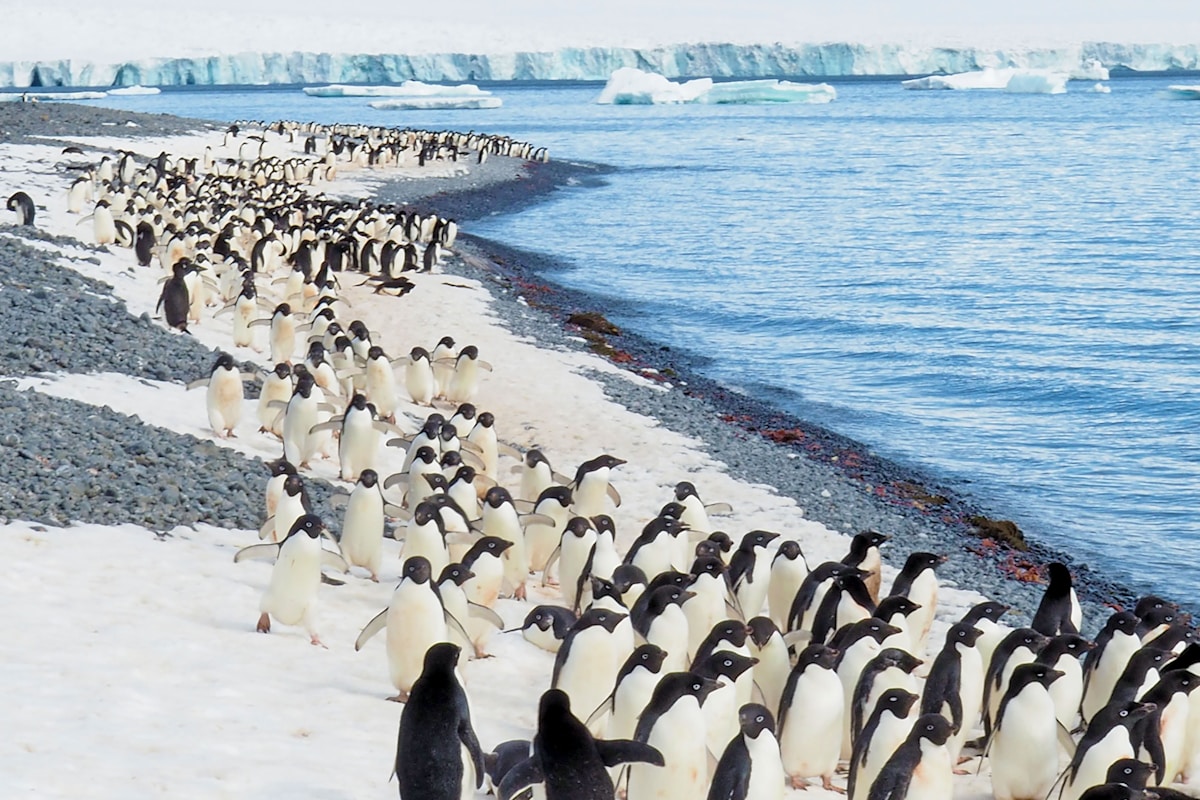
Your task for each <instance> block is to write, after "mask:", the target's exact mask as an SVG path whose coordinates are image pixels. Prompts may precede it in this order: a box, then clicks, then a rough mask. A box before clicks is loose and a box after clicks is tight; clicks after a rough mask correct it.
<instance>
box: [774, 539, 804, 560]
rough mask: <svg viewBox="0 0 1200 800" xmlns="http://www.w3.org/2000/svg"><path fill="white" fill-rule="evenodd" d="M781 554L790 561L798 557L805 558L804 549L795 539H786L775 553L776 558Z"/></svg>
mask: <svg viewBox="0 0 1200 800" xmlns="http://www.w3.org/2000/svg"><path fill="white" fill-rule="evenodd" d="M781 556H782V557H783V558H786V559H787V560H788V561H795V560H796V559H797V558H804V551H803V550H801V549H800V543H799V542H797V541H795V540H794V539H785V540H784V542H783V543H782V544H781V545H779V550H778V551H776V554H775V557H776V558H779V557H781Z"/></svg>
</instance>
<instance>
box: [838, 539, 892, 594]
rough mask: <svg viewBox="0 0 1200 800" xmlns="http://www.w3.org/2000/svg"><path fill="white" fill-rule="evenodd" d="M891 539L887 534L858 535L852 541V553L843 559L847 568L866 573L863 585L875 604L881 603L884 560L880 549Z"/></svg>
mask: <svg viewBox="0 0 1200 800" xmlns="http://www.w3.org/2000/svg"><path fill="white" fill-rule="evenodd" d="M890 538H891V537H890V536H888V535H887V534H886V533H879V532H878V531H862V532H861V533H857V534H855V536H854V538H853V539H851V540H850V552H849V553H847V554H846V556H845V557H844V558H843V559H842V563H843V564H845V565H846V566H848V567H858V568H859V569H861V570H862V571H863V572H865V573H866V575H865V576H864V577H863V583H865V584H866V585H867V591H868V592H869V593H870V595H871V600H872V602H874V603H878V602H879V583H880V580H881V577H882V571H881V569H882V564H883V559H882V557H881V556H880V553H879V548H880V547H881V546H882V545H883V543H884V542H886V541H887V540H888V539H890Z"/></svg>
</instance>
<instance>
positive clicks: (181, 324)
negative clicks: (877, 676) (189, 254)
mask: <svg viewBox="0 0 1200 800" xmlns="http://www.w3.org/2000/svg"><path fill="white" fill-rule="evenodd" d="M190 267H191V265H190V264H189V262H187V261H180V262H178V263H177V264H175V266H174V267H173V270H172V274H171V277H170V278H168V279H167V281H166V283H164V284H163V288H162V293H160V294H159V296H158V305H156V306H155V308H154V313H156V314H157V313H158V312H159V311H162V313H163V317H164V318H165V319H166V321H167V325H168V326H169V327H171V328H174V329H175V330H177V331H181V332H183V333H189V331H188V329H187V325H188V307H189V305H190V303H189V300H188V289H187V282H186V279H187V274H188V271H189V269H190Z"/></svg>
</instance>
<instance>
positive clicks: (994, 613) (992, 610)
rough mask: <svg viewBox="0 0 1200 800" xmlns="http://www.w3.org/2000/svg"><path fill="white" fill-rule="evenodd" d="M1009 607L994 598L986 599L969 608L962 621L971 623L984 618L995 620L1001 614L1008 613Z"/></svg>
mask: <svg viewBox="0 0 1200 800" xmlns="http://www.w3.org/2000/svg"><path fill="white" fill-rule="evenodd" d="M1008 610H1009V607H1008V606H1006V605H1004V604H1003V603H997V602H996V601H995V600H988V601H986V602H983V603H979V604H978V605H976V606H974V607H972V608H971V610H970V611H968V612H967V614H966V616H964V617H963V618H962V621H963V622H970V623H971V624H972V625H974V624H975V623H977V622H979V621H980V620H983V619H986V620H991V621H992V622H996V621H997V620H999V619H1000V618H1001V617H1002V616H1004V615H1005V614H1007V613H1008Z"/></svg>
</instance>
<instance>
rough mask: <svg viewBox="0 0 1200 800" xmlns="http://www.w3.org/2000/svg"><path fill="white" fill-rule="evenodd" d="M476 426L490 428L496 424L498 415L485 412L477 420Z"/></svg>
mask: <svg viewBox="0 0 1200 800" xmlns="http://www.w3.org/2000/svg"><path fill="white" fill-rule="evenodd" d="M475 424H476V425H479V426H480V427H481V428H490V427H492V426H493V425H495V424H496V415H495V414H493V413H492V412H490V411H484V412H483V413H481V414H480V415H479V416H478V417H476V418H475Z"/></svg>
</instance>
